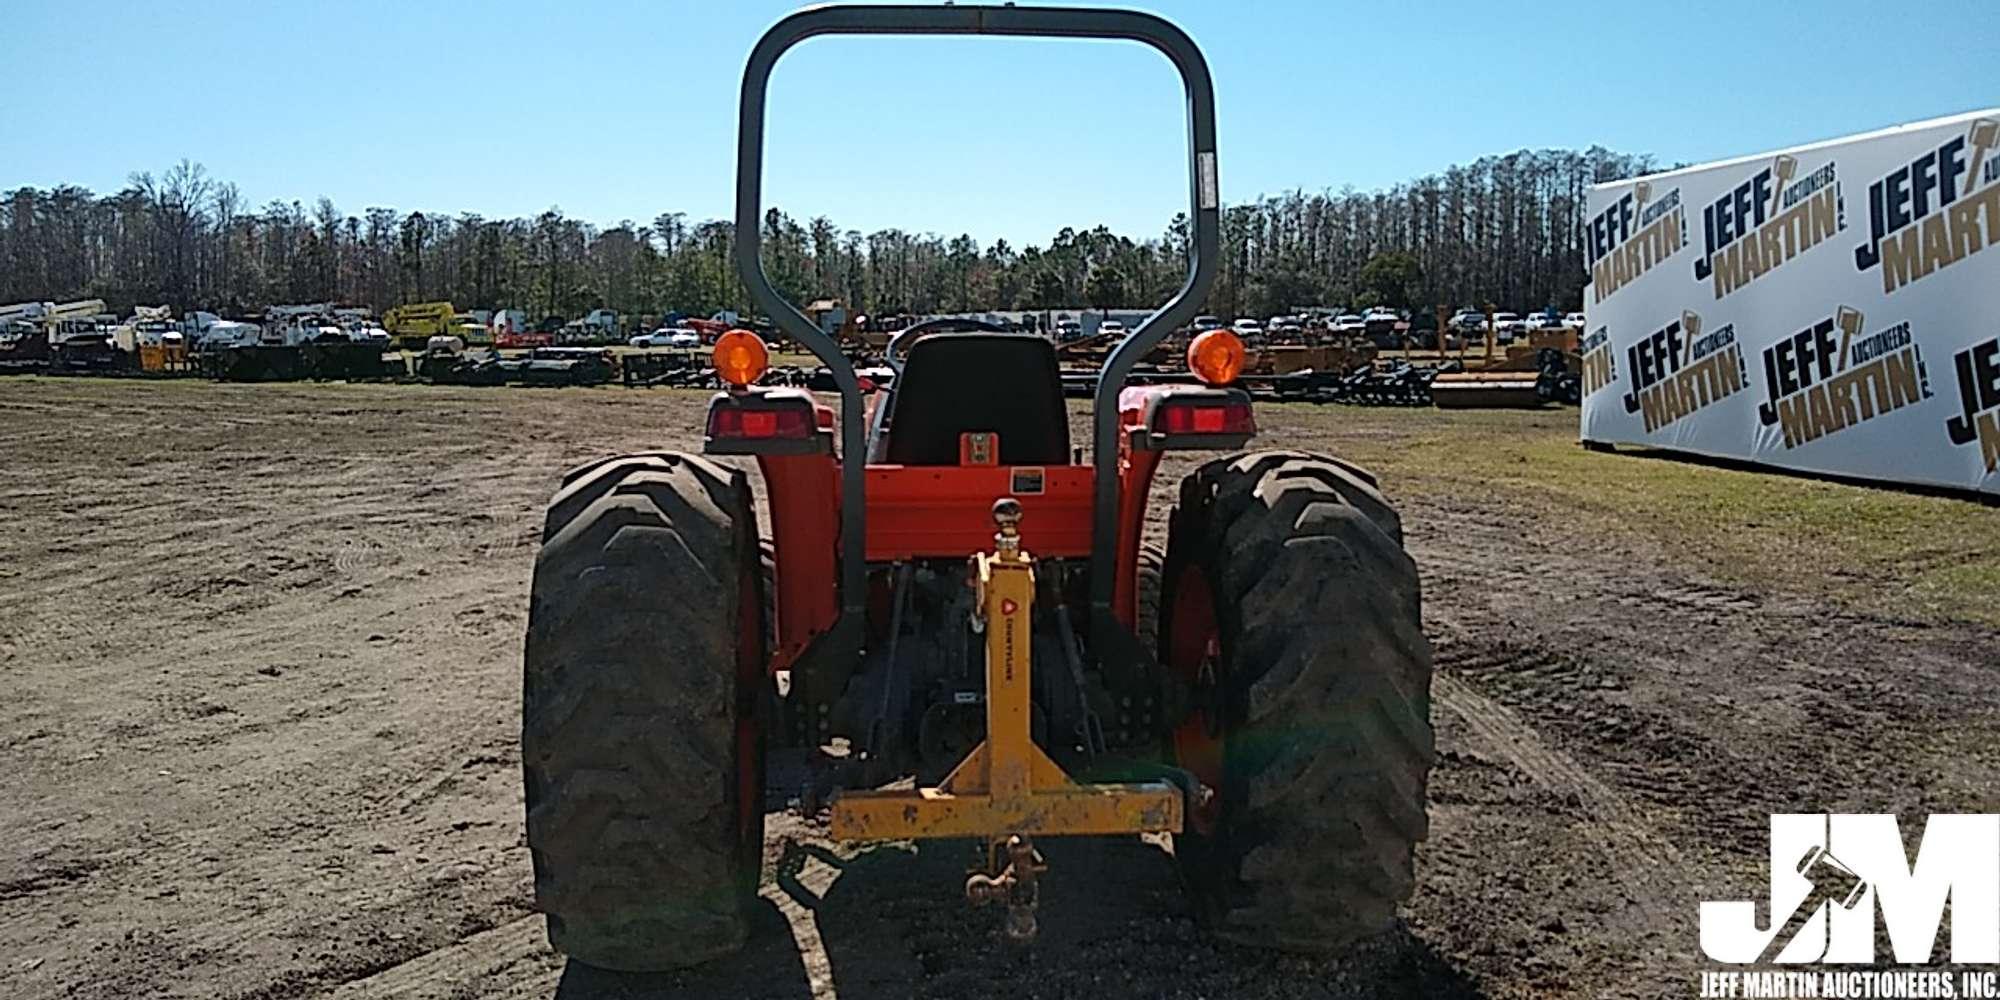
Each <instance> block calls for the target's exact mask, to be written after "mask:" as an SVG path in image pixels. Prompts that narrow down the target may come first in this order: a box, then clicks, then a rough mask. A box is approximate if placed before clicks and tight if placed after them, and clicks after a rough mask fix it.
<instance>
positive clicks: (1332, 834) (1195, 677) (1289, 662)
mask: <svg viewBox="0 0 2000 1000" xmlns="http://www.w3.org/2000/svg"><path fill="white" fill-rule="evenodd" d="M1162 581H1163V582H1162V590H1161V594H1160V603H1159V605H1158V608H1159V611H1158V614H1159V615H1160V620H1159V623H1158V628H1159V633H1158V643H1159V645H1158V649H1159V651H1160V656H1161V661H1162V663H1163V664H1164V666H1165V667H1166V668H1167V669H1168V670H1170V671H1174V672H1177V673H1178V674H1179V675H1180V676H1181V677H1182V678H1183V679H1184V680H1186V681H1188V682H1189V683H1190V684H1191V685H1192V686H1193V688H1194V690H1195V691H1196V697H1195V699H1194V701H1195V705H1196V707H1195V709H1194V710H1193V711H1192V712H1191V713H1190V715H1189V717H1188V718H1185V719H1183V720H1181V721H1180V723H1179V724H1178V725H1177V726H1176V727H1175V728H1174V730H1173V731H1172V733H1171V734H1170V735H1169V737H1168V748H1169V752H1170V753H1171V754H1173V756H1174V758H1175V760H1176V762H1177V763H1178V765H1179V766H1181V767H1183V768H1185V769H1187V770H1189V771H1192V772H1194V774H1195V775H1196V777H1198V778H1200V779H1201V780H1202V781H1203V783H1204V784H1207V785H1209V786H1211V787H1212V788H1214V789H1215V790H1216V792H1217V794H1216V795H1215V797H1214V798H1213V799H1211V800H1210V801H1208V802H1207V803H1204V804H1201V805H1197V806H1196V807H1195V808H1193V809H1191V810H1190V815H1189V816H1188V820H1187V829H1186V830H1185V832H1183V833H1182V834H1179V835H1177V836H1176V837H1175V838H1174V850H1175V855H1176V858H1177V859H1178V862H1179V865H1180V868H1181V871H1182V875H1183V879H1184V880H1185V882H1186V883H1187V885H1188V887H1189V889H1190V891H1191V892H1192V895H1193V897H1194V900H1195V903H1196V908H1197V910H1198V912H1199V913H1200V914H1201V916H1202V917H1203V918H1204V920H1205V922H1207V923H1208V924H1209V925H1210V926H1211V927H1213V929H1214V930H1215V932H1216V933H1217V934H1218V936H1221V937H1223V938H1225V939H1228V940H1232V941H1236V942H1239V943H1242V944H1248V945H1255V946H1261V947H1276V948H1283V949H1286V950H1292V951H1309V952H1310V951H1325V950H1328V949H1331V948H1336V947H1339V946H1341V945H1343V944H1346V943H1348V942H1351V941H1353V940H1355V939H1356V938H1359V937H1363V936H1367V935H1371V934H1375V933H1378V932H1380V931H1382V930H1385V929H1387V928H1388V927H1390V926H1391V925H1392V924H1393V923H1394V921H1395V916H1396V907H1397V905H1398V904H1399V903H1401V902H1403V901H1404V900H1406V899H1408V898H1409V895H1410V891H1411V889H1412V886H1413V884H1414V881H1415V878H1414V870H1413V853H1414V849H1415V846H1416V844H1417V842H1418V841H1420V840H1422V839H1423V838H1424V837H1425V835H1426V833H1427V832H1428V818H1427V816H1426V813H1425V789H1426V784H1427V782H1428V779H1429V774H1430V768H1431V763H1432V760H1433V758H1434V755H1435V751H1434V746H1433V741H1432V734H1431V728H1430V672H1431V654H1430V645H1429V643H1428V642H1427V641H1426V640H1425V638H1424V634H1423V629H1422V627H1421V620H1420V609H1419V592H1418V581H1417V571H1416V566H1415V564H1414V563H1413V562H1411V560H1410V558H1409V556H1408V555H1407V554H1405V553H1404V551H1403V546H1402V528H1401V525H1400V523H1399V521H1398V519H1397V516H1396V513H1395V511H1394V510H1393V509H1392V508H1391V507H1390V506H1389V505H1388V503H1387V502H1386V501H1384V500H1383V499H1382V496H1381V494H1380V493H1378V492H1377V491H1376V489H1375V485H1374V479H1373V477H1371V476H1369V475H1368V474H1367V473H1365V472H1363V471H1361V470H1359V469H1357V468H1354V467H1353V466H1349V465H1347V464H1345V463H1342V462H1339V461H1337V460H1334V459H1328V458H1324V457H1320V456H1314V455H1306V454H1301V453H1297V452H1257V453H1251V454H1247V455H1239V456H1234V457H1231V458H1226V459H1222V460H1219V461H1215V462H1211V463H1209V464H1207V465H1205V466H1203V467H1202V468H1200V469H1198V470H1197V471H1196V472H1194V473H1193V474H1192V475H1189V476H1188V477H1187V478H1186V479H1185V480H1183V481H1182V483H1181V497H1180V504H1179V506H1178V507H1177V508H1176V510H1175V511H1174V515H1173V521H1172V525H1171V528H1170V532H1169V541H1168V546H1167V558H1166V564H1165V567H1164V570H1163V573H1162Z"/></svg>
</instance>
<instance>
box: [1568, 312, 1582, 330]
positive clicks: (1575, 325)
mask: <svg viewBox="0 0 2000 1000" xmlns="http://www.w3.org/2000/svg"><path fill="white" fill-rule="evenodd" d="M1583 324H1584V318H1583V314H1582V313H1569V314H1568V315H1565V316H1564V317H1563V325H1564V326H1566V327H1569V328H1570V329H1572V330H1581V329H1583Z"/></svg>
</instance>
